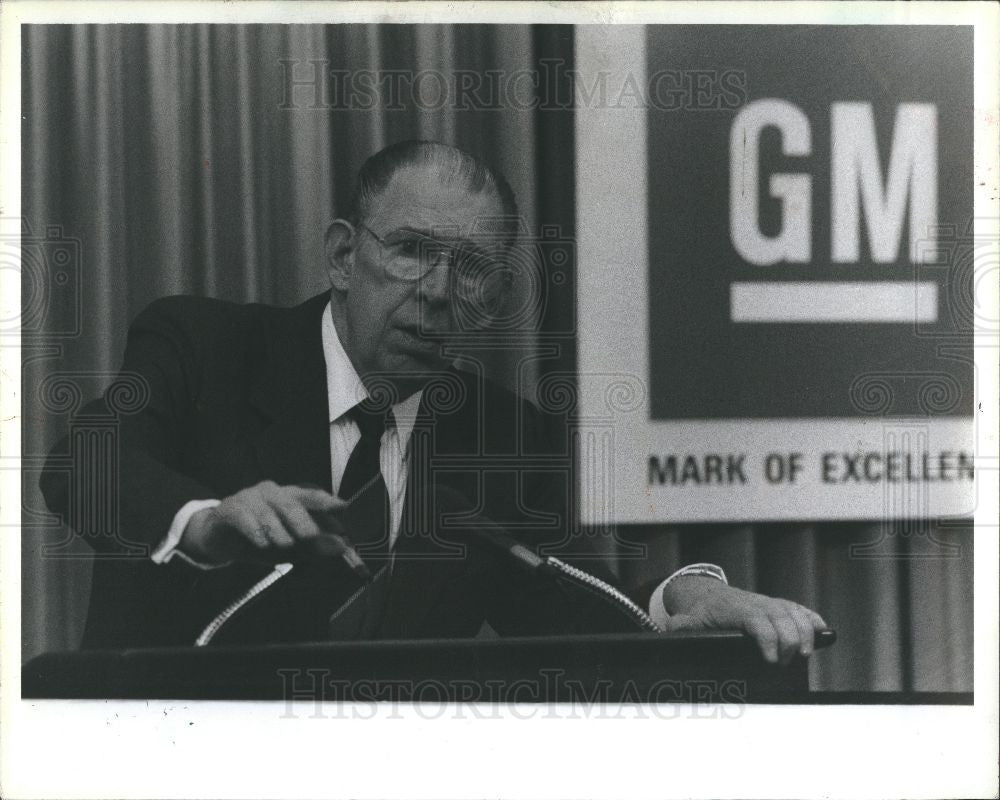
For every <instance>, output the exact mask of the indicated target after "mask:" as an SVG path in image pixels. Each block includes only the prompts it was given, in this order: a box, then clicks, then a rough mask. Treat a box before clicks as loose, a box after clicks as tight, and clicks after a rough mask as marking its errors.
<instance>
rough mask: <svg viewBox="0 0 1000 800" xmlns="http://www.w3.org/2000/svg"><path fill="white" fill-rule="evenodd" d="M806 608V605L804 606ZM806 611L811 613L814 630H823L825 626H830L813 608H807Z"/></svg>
mask: <svg viewBox="0 0 1000 800" xmlns="http://www.w3.org/2000/svg"><path fill="white" fill-rule="evenodd" d="M803 608H805V606H803ZM805 611H806V613H807V614H808V615H809V619H810V621H811V622H812V626H813V629H814V630H817V631H818V630H823V629H824V628H829V627H830V626H829V625H827V624H826V621H825V620H824V619H823V618H822V617H821V616H820V615H819V614H817V613H816V612H815V611H813V610H812V609H811V608H805Z"/></svg>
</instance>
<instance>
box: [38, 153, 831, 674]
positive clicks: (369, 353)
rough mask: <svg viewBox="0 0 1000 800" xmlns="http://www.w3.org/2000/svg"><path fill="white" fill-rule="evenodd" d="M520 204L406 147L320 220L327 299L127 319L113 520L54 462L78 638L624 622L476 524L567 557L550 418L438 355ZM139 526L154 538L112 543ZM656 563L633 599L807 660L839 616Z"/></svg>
mask: <svg viewBox="0 0 1000 800" xmlns="http://www.w3.org/2000/svg"><path fill="white" fill-rule="evenodd" d="M516 213H517V209H516V204H515V201H514V197H513V194H512V192H511V190H510V188H509V186H508V185H507V183H506V182H505V181H504V179H503V178H502V176H500V175H499V174H497V173H495V172H493V171H490V170H489V169H488V168H486V167H485V166H484V165H483V164H482V163H480V162H479V161H478V160H476V159H475V158H474V157H473V156H471V155H469V154H467V153H465V152H463V151H460V150H458V149H456V148H452V147H449V146H446V145H442V144H438V143H431V142H404V143H401V144H397V145H393V146H391V147H389V148H386V149H385V150H383V151H381V152H379V153H377V154H376V155H374V156H372V158H370V159H369V160H368V161H367V162H366V163H365V165H364V166H363V167H362V169H361V172H360V175H359V179H358V186H357V189H356V192H355V195H354V199H353V203H352V208H351V209H350V212H349V214H348V215H347V216H346V217H345V218H342V219H337V220H335V221H334V222H333V223H332V225H331V226H330V228H329V230H328V232H327V237H326V257H327V263H326V265H325V266H326V270H327V274H328V276H329V281H330V286H331V290H330V292H329V294H328V295H326V294H324V295H322V296H320V297H316V298H313V299H311V300H308V301H307V302H305V303H303V304H302V305H300V306H298V307H296V308H291V309H278V308H272V307H268V306H263V305H258V304H251V305H243V306H239V305H233V304H229V303H224V302H221V301H216V300H209V299H198V298H180V297H177V298H167V299H164V300H160V301H157V302H156V303H154V304H152V305H151V306H150V307H149V308H148V309H146V310H145V311H144V312H143V313H142V314H141V315H140V316H139V317H138V318H137V319H136V320H135V322H134V324H133V326H132V328H131V329H130V333H129V340H128V345H127V348H126V352H125V358H124V365H123V373H128V374H131V375H138V376H141V379H142V380H143V381H144V382H145V384H146V386H147V388H148V391H149V403H148V405H146V407H145V408H143V409H142V410H141V411H140V412H138V413H136V414H134V415H131V416H123V417H122V418H121V424H120V428H119V440H120V441H119V451H120V459H121V461H120V463H121V469H120V476H119V478H120V480H119V485H118V487H117V492H116V494H115V497H114V498H113V499H114V500H116V502H117V503H118V507H119V520H120V526H119V531H118V535H117V536H115V537H110V538H108V537H96V536H93V535H91V534H90V532H89V531H88V528H87V525H86V523H85V520H83V519H82V518H81V515H80V514H75V513H74V512H73V508H74V507H75V504H78V503H79V502H80V495H81V493H86V492H88V491H89V492H92V493H95V496H96V495H99V494H100V493H102V492H103V493H107V492H108V487H101V486H88V485H87V480H86V475H85V474H82V473H83V469H82V468H81V469H78V470H77V472H78V473H79V474H72V475H66V474H63V473H59V472H57V471H56V470H54V469H49V470H48V471H47V472H46V473H45V474H44V475H43V478H42V488H43V491H44V492H45V496H46V499H47V502H48V503H49V505H50V507H51V508H52V509H53V510H55V511H58V512H59V513H61V514H62V515H63V516H64V518H65V519H66V520H67V521H68V522H69V523H70V524H71V525H72V526H73V527H74V528H76V530H77V531H78V532H79V533H80V534H81V535H83V536H87V537H88V538H89V539H90V541H91V542H92V544H93V546H94V547H95V549H96V550H97V551H98V556H99V557H98V558H96V559H95V566H94V584H93V586H94V588H93V592H92V600H91V608H90V615H89V619H88V623H87V629H86V633H85V636H84V645H85V646H137V645H168V644H170V645H176V644H185V643H188V644H193V643H195V641H197V642H198V643H201V644H205V643H208V642H268V641H294V640H315V639H322V638H331V637H333V638H373V637H375V638H412V637H427V636H474V635H475V634H476V633H477V631H479V630H480V629H481V627H482V625H483V623H484V622H488V623H489V624H490V625H491V626H492V627H493V628H494V629H495V630H496V631H497V632H499V633H500V634H501V635H516V634H521V635H532V634H548V633H563V632H574V631H575V632H583V631H593V632H598V631H607V630H618V629H623V628H622V626H625V625H626V624H627V620H625V618H624V617H623V616H621V615H616V614H615V613H614V611H613V609H610V608H609V607H608V606H607V605H606V604H605V603H603V602H602V601H601V599H600V598H598V597H596V596H594V595H593V594H590V593H587V592H581V591H578V590H574V589H572V588H570V587H568V586H567V585H565V584H563V583H561V582H559V581H556V580H553V579H552V578H551V576H546V575H539V574H536V573H534V572H532V571H530V570H525V569H523V563H519V562H518V561H517V559H515V558H512V557H510V555H509V554H508V553H507V552H505V551H504V550H503V548H497V549H493V548H489V547H482V546H480V545H479V543H478V540H476V542H475V543H474V542H473V540H474V539H475V537H474V536H473V535H472V534H473V533H474V532H475V531H481V530H499V529H505V530H506V531H507V532H510V533H513V534H515V535H516V536H517V539H518V540H519V541H520V542H521V543H522V544H523V545H524V546H525V547H526V548H527V550H537V549H538V548H539V547H541V546H543V545H548V546H549V547H556V548H557V549H558V548H559V547H562V548H563V549H564V550H565V551H566V552H567V553H571V552H575V548H574V546H573V544H574V543H572V542H566V541H565V532H566V525H565V519H566V507H565V506H566V498H565V490H564V489H563V491H560V488H559V486H558V485H554V484H553V481H552V479H551V470H549V471H546V470H544V469H541V468H539V467H538V466H537V465H538V463H539V457H544V456H545V455H546V454H551V452H552V451H551V447H550V445H549V444H548V442H547V437H546V433H545V431H546V422H545V421H544V420H543V418H542V416H541V415H540V413H539V412H538V411H537V409H535V408H534V407H533V406H531V405H530V404H529V403H527V402H525V401H523V400H520V399H519V398H517V397H515V396H514V395H512V394H511V393H509V392H507V391H505V390H503V389H502V388H500V387H498V386H496V385H494V384H493V383H491V382H489V381H488V380H486V379H485V378H483V377H482V376H481V375H476V374H473V373H471V372H463V371H460V370H457V369H455V368H454V367H453V366H452V364H451V363H450V362H451V361H452V360H453V358H454V352H453V350H448V349H447V348H446V347H445V345H446V343H447V342H448V341H449V337H451V336H452V335H454V333H455V332H456V330H457V329H458V328H460V327H462V325H460V324H459V323H458V322H457V320H459V318H462V319H463V320H464V322H463V323H462V324H470V323H469V320H470V319H471V320H473V324H474V321H475V320H476V319H481V320H485V319H487V318H488V312H489V309H490V308H491V307H493V306H494V305H495V304H496V303H497V302H500V301H502V299H503V293H504V292H505V291H506V290H507V288H508V286H507V284H508V280H509V278H508V273H507V271H506V270H505V268H504V261H503V257H504V254H505V252H506V251H507V248H508V247H509V245H510V243H511V239H512V238H513V236H514V231H513V229H512V227H511V222H512V221H513V220H514V219H515V218H516ZM477 315H478V317H477ZM446 354H447V356H448V357H446ZM107 410H108V404H107V400H99V401H96V403H95V404H92V405H91V406H90V407H89V408H88V409H87V410H85V411H84V414H87V413H94V412H105V413H106V412H107ZM549 424H551V423H549ZM67 447H68V445H67V444H66V443H65V442H64V443H63V444H62V445H59V446H57V448H56V451H54V452H56V453H64V452H65V450H66V448H67ZM84 460H85V459H80V458H77V459H76V461H77V463H80V462H82V461H84ZM105 496H106V495H105ZM442 498H444V500H442ZM462 499H465V500H467V501H468V502H467V504H465V505H463V503H462ZM441 509H447V510H449V511H450V519H451V524H445V523H446V522H447V521H448V518H449V517H448V514H443V513H442V511H441ZM456 511H458V512H460V513H458V514H456ZM456 519H458V520H459V521H458V522H457V523H456V522H455V520H456ZM463 520H464V521H463ZM552 520H555V521H556V523H555V524H554V525H553V524H552ZM129 542H131V543H133V544H135V543H138V544H140V545H145V546H146V549H147V551H148V556H147V557H140V558H136V557H132V558H125V557H116V556H121V555H122V554H123V553H124V552H126V551H127V549H128V546H129V545H128V543H129ZM133 549H134V548H133ZM576 555H579V553H576ZM567 558H569V556H568V555H567ZM581 563H582V565H583V566H584V567H585V568H587V569H591V570H595V569H599V567H598V566H596V565H597V564H598V563H599V562H597V561H595V560H587V561H585V562H581ZM663 572H664V575H663V578H665V579H666V580H663V581H662V582H660V583H659V584H658V585H656V586H655V587H648V588H646V589H642V590H639V591H638V593H637V594H635V593H634V594H633V599H634V600H635V601H636V602H638V603H639V604H640V605H641V606H643V607H645V608H648V610H649V612H650V615H651V616H652V618H653V619H654V620H657V621H658V622H659V624H660V626H661V627H663V628H665V629H668V630H669V629H678V628H697V627H721V628H741V629H744V630H746V631H747V632H749V633H750V634H751V635H752V636H754V638H755V639H756V640H757V642H758V643H759V645H760V647H761V650H762V652H763V654H764V656H765V657H766V658H767V659H769V660H771V661H776V660H779V659H781V660H786V659H788V658H790V657H791V656H792V655H794V654H795V653H799V652H800V653H802V654H808V653H809V652H810V651H811V649H812V642H813V633H814V630H815V629H817V628H820V627H823V625H824V623H823V621H822V620H821V619H820V618H819V616H818V615H817V614H815V613H814V612H812V611H810V610H808V609H806V608H803V607H802V606H799V605H797V604H795V603H792V602H789V601H785V600H777V599H772V598H767V597H763V596H761V595H756V594H752V593H748V592H744V591H741V590H739V589H736V588H733V587H730V586H728V585H727V584H726V582H725V577H724V575H723V574H722V573H721V570H719V569H718V568H716V567H712V565H694V566H693V567H690V568H687V569H682V570H680V571H679V572H678V573H675V574H673V575H672V576H670V577H669V578H667V575H666V572H668V570H667V569H664V571H663ZM605 577H607V576H605Z"/></svg>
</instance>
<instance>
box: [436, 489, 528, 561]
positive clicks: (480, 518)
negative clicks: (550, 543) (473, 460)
mask: <svg viewBox="0 0 1000 800" xmlns="http://www.w3.org/2000/svg"><path fill="white" fill-rule="evenodd" d="M423 494H424V496H425V497H426V498H427V501H428V502H427V507H428V508H433V509H434V512H435V521H437V522H438V523H440V517H441V516H442V515H443V514H455V515H462V516H469V515H473V518H472V519H471V520H469V521H467V522H463V524H462V525H461V527H460V528H459V527H458V526H456V527H455V528H453V529H452V530H462V531H464V532H467V533H468V534H469V535H470V536H471V537H472V538H474V539H475V540H476V541H478V542H480V543H481V544H485V545H486V546H487V547H489V548H491V549H492V550H496V551H498V552H502V553H506V555H507V556H508V557H509V558H510V559H511V560H512V561H514V562H515V563H517V564H518V565H520V566H521V567H523V568H524V569H526V570H528V571H529V572H544V571H546V559H543V558H540V557H539V556H537V555H535V553H533V552H532V551H531V550H530V549H529V548H527V547H525V546H524V545H523V544H521V543H520V542H519V541H517V540H516V539H515V538H514V537H513V536H511V535H510V534H509V533H508V532H507V530H506V528H504V527H503V526H502V525H500V524H499V523H497V522H494V521H493V520H492V519H490V518H489V517H487V516H486V515H484V514H481V513H479V512H477V511H476V506H475V505H474V504H473V503H472V502H470V501H469V499H468V498H466V496H465V495H463V494H462V493H461V492H458V491H456V490H455V489H452V488H451V487H450V486H441V485H430V486H425V487H424V490H423ZM445 530H447V529H445Z"/></svg>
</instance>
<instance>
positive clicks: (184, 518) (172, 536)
mask: <svg viewBox="0 0 1000 800" xmlns="http://www.w3.org/2000/svg"><path fill="white" fill-rule="evenodd" d="M220 502H222V501H221V500H190V501H188V502H187V503H185V504H184V505H182V506H181V510H180V511H178V512H177V513H176V514H175V515H174V521H173V522H172V523H171V525H170V530H168V531H167V535H166V536H164V537H163V539H162V541H161V542H160V544H159V545H158V546H157V548H156V549H155V550H154V551H153V554H152V556H151V558H152V559H153V563H155V564H166V563H167V562H168V561H170V559H172V558H173V557H174V556H177V557H178V558H180V559H181V560H182V561H186V562H187V563H188V564H190V565H191V566H193V567H198V569H216V568H218V567H224V566H226V564H228V563H230V562H228V561H227V562H226V564H205V563H203V562H201V561H195V560H194V559H193V558H191V556H189V555H187V554H185V553H182V552H181V551H180V550H178V549H177V546H178V545H179V544H180V543H181V537H182V536H183V535H184V529H185V528H186V527H187V524H188V522H190V520H191V517H193V516H194V515H195V514H197V513H198V512H199V511H202V510H204V509H206V508H215V507H216V506H217V505H219V503H220Z"/></svg>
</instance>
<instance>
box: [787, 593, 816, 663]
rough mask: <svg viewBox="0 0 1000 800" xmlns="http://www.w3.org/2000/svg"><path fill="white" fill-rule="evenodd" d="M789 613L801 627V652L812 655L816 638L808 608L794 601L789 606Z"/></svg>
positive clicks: (799, 627) (806, 655) (807, 655)
mask: <svg viewBox="0 0 1000 800" xmlns="http://www.w3.org/2000/svg"><path fill="white" fill-rule="evenodd" d="M788 613H789V615H790V616H791V618H792V620H794V622H795V624H796V626H798V629H799V653H801V654H802V655H803V656H805V657H806V658H808V657H809V656H811V655H812V652H813V643H814V641H815V639H816V633H815V631H814V630H813V624H812V620H811V619H810V618H809V614H808V610H807V609H805V608H803V607H802V606H800V605H798V604H797V603H792V604H791V605H790V606H789V608H788Z"/></svg>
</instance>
